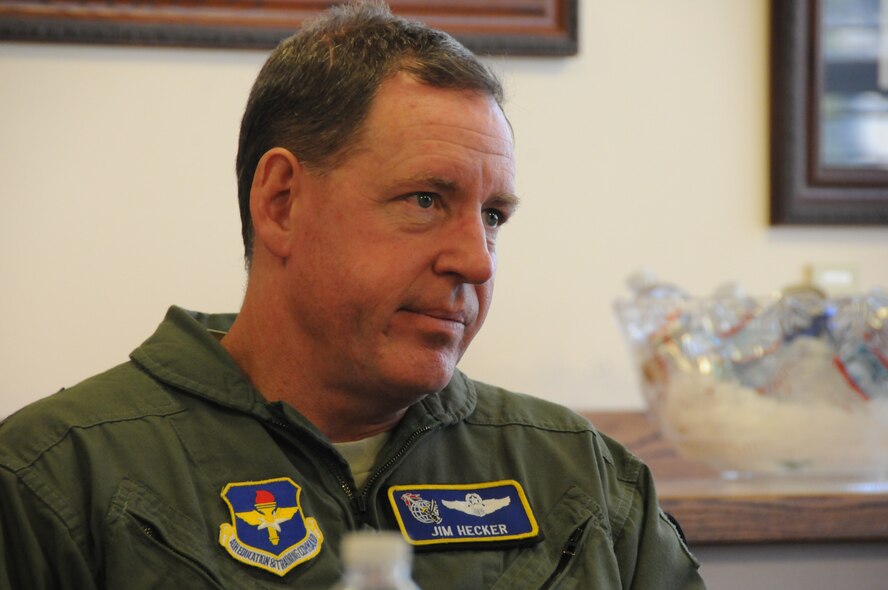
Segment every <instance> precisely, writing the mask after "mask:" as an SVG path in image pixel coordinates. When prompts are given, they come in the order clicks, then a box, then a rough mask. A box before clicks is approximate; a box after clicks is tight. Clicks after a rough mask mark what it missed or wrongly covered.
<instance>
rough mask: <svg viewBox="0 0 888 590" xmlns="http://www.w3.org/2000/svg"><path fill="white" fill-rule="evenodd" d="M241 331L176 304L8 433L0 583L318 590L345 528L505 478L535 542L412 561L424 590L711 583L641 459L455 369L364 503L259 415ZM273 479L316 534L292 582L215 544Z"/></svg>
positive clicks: (302, 430)
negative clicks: (109, 363) (416, 488)
mask: <svg viewBox="0 0 888 590" xmlns="http://www.w3.org/2000/svg"><path fill="white" fill-rule="evenodd" d="M233 319H234V316H233V315H220V316H210V315H204V314H197V313H192V312H187V311H185V310H182V309H180V308H176V307H173V308H171V309H170V311H169V313H168V314H167V317H166V318H165V320H164V321H163V323H161V325H160V326H159V327H158V329H157V331H156V332H155V333H154V335H153V336H151V337H150V338H149V339H148V340H147V341H146V342H145V343H144V344H143V345H142V346H140V347H139V348H137V349H136V350H135V351H134V352H133V353H132V355H131V361H130V362H127V363H125V364H123V365H120V366H118V367H115V368H113V369H111V370H109V371H107V372H105V373H103V374H100V375H98V376H95V377H93V378H91V379H88V380H87V381H84V382H83V383H81V384H79V385H77V386H75V387H72V388H70V389H67V390H64V391H61V392H59V393H57V394H56V395H54V396H52V397H49V398H47V399H45V400H42V401H39V402H37V403H35V404H33V405H31V406H29V407H27V408H25V409H23V410H21V411H20V412H18V413H16V414H15V415H13V416H11V417H10V418H8V419H7V420H6V421H5V422H4V423H3V424H2V425H0V547H2V549H0V588H2V589H13V588H14V589H16V590H23V589H29V588H76V589H78V590H88V589H90V588H121V589H123V588H126V589H128V590H136V589H140V588H174V589H176V590H186V589H189V590H190V589H199V588H318V589H325V588H328V587H330V586H331V585H332V584H333V583H334V582H335V581H336V580H337V579H338V578H339V576H340V574H341V570H342V566H341V562H340V547H339V541H340V539H341V537H342V535H343V534H344V533H345V532H347V531H349V530H354V529H359V528H363V527H372V528H377V529H397V528H398V522H397V520H396V516H395V509H394V507H393V504H392V502H391V501H390V500H389V497H388V490H389V488H391V487H392V486H397V485H421V484H479V483H485V482H495V481H502V480H515V481H517V482H519V484H520V485H521V486H522V488H523V490H524V492H525V493H526V498H527V501H528V503H529V505H530V506H531V509H532V513H533V516H534V517H535V518H536V520H537V521H538V523H539V529H540V533H541V535H540V537H538V538H536V539H531V540H530V541H527V542H517V543H513V544H511V545H508V544H506V545H505V546H503V545H502V544H500V545H497V544H490V543H473V542H468V543H462V544H460V545H458V546H457V548H456V549H452V548H450V547H449V546H444V548H445V549H448V550H442V549H441V548H439V547H436V546H431V547H422V548H419V549H418V550H417V551H416V554H415V559H414V569H413V571H414V577H415V579H416V580H417V582H418V584H419V585H420V587H422V588H423V589H424V590H435V589H447V590H454V589H460V590H465V589H474V588H479V589H480V588H497V589H508V590H514V589H523V588H532V589H536V588H543V587H551V588H559V589H567V588H575V589H582V590H590V589H610V588H637V589H660V588H662V589H683V590H687V589H695V588H703V587H704V586H703V582H702V581H701V579H700V577H699V575H698V572H697V568H698V563H697V562H696V560H695V559H694V558H693V557H692V555H691V554H690V553H689V552H688V550H687V548H686V547H685V545H684V543H683V542H682V541H681V539H680V537H679V535H678V533H677V532H676V529H675V527H674V526H673V525H672V524H671V523H670V522H669V520H668V519H667V518H666V517H665V515H664V514H663V513H662V511H661V510H660V509H659V507H658V504H657V500H656V496H655V492H654V487H653V482H652V480H651V476H650V473H649V471H648V469H647V468H646V467H645V466H644V465H643V464H642V463H641V462H639V461H638V460H637V459H636V458H635V457H633V456H632V455H630V454H629V453H628V452H627V451H626V450H624V449H623V448H622V447H621V446H620V445H618V444H617V443H615V442H613V441H612V440H610V439H608V438H607V437H606V436H604V435H602V434H600V433H598V432H597V431H596V430H595V429H593V428H592V427H591V426H590V425H589V423H588V422H587V421H585V420H584V419H583V418H581V417H579V416H577V415H575V414H573V413H572V412H569V411H567V410H565V409H564V408H561V407H559V406H557V405H555V404H552V403H548V402H545V401H542V400H539V399H535V398H532V397H527V396H522V395H518V394H513V393H509V392H506V391H504V390H502V389H498V388H495V387H491V386H489V385H484V384H480V383H476V382H473V381H471V380H469V379H468V378H466V377H465V376H464V375H463V374H461V373H456V374H455V375H454V377H453V380H452V381H451V383H450V384H449V385H448V386H447V387H446V388H445V389H444V390H443V391H441V392H439V393H437V394H434V395H430V396H428V397H426V398H425V399H424V400H422V401H421V402H419V403H416V404H415V405H414V406H412V407H411V408H410V409H409V410H408V412H407V414H406V415H405V417H404V419H403V420H402V422H401V423H400V424H399V425H398V426H397V427H396V429H395V430H394V431H393V432H392V434H391V436H390V438H389V440H388V441H387V442H386V444H385V446H384V447H383V448H382V450H381V451H380V454H379V457H378V459H377V467H376V470H375V472H374V473H373V474H372V475H371V476H370V477H369V479H368V480H367V482H366V484H365V486H364V488H363V489H362V490H356V489H355V488H354V483H353V480H352V477H351V474H350V471H349V468H348V465H347V464H346V463H345V462H344V460H343V459H342V458H341V456H340V455H339V454H338V453H337V452H336V451H335V450H334V448H333V447H332V446H331V444H330V442H329V440H328V439H327V438H326V437H325V436H324V435H323V434H322V433H321V432H319V431H318V430H317V429H316V428H315V427H314V426H313V425H312V424H310V423H309V422H308V421H307V420H306V419H305V418H303V417H302V416H301V415H300V414H298V413H297V412H296V411H295V410H293V408H291V407H290V406H288V405H286V404H281V403H268V402H266V401H265V399H264V398H263V397H262V396H261V394H259V393H258V392H257V391H256V390H255V389H254V388H253V387H252V385H251V384H250V381H249V380H248V378H247V377H246V376H245V375H244V374H243V373H242V372H241V371H240V369H239V368H238V366H237V365H236V364H235V363H234V362H233V360H232V359H231V358H230V357H229V355H228V354H227V353H226V351H225V350H224V349H223V348H222V346H221V345H220V344H219V343H218V341H217V339H216V338H214V336H213V335H212V334H211V331H212V330H219V331H223V332H224V331H225V330H227V328H228V326H229V325H230V324H231V322H232V321H233ZM275 478H290V480H292V482H294V483H295V484H296V485H297V486H299V488H300V489H301V492H300V493H299V496H298V501H299V507H300V508H301V512H296V513H295V515H294V516H292V518H295V519H296V520H299V519H303V520H304V521H305V522H308V521H310V519H314V521H316V523H317V527H318V529H319V530H320V533H321V534H322V536H323V542H322V543H321V544H320V546H319V549H318V548H317V547H315V552H314V554H313V555H310V558H308V559H306V560H305V561H303V562H301V563H299V564H298V565H296V566H295V567H293V568H292V569H291V570H290V571H289V572H288V573H286V574H285V575H283V576H279V575H277V574H275V573H270V572H269V571H266V570H265V569H262V568H261V567H257V566H255V565H252V564H250V563H245V562H244V560H242V559H236V558H235V557H234V556H233V554H230V553H229V551H227V550H226V548H225V547H223V546H222V544H220V530H222V529H224V528H225V527H223V525H228V526H229V528H230V526H231V525H232V523H233V520H236V519H234V518H233V509H229V506H228V504H226V501H225V500H224V499H223V498H222V496H221V494H222V492H223V490H224V489H226V486H228V485H229V484H238V483H241V482H264V481H266V480H272V479H275ZM257 498H258V496H257ZM257 502H258V500H257ZM257 510H258V508H257ZM292 513H293V511H292V510H291V514H292ZM288 518H289V517H288ZM296 520H294V521H293V522H296ZM300 522H302V520H300ZM241 526H246V525H244V523H241ZM280 526H281V525H275V524H272V525H271V527H272V528H275V527H277V528H279V527H280ZM220 527H221V528H220ZM245 530H246V529H245ZM250 530H253V529H250ZM256 530H259V529H256ZM265 533H268V534H270V531H268V529H266V530H265ZM265 533H263V534H265ZM306 547H308V548H311V547H310V546H306ZM306 547H303V548H302V550H307V549H306ZM547 584H548V586H547Z"/></svg>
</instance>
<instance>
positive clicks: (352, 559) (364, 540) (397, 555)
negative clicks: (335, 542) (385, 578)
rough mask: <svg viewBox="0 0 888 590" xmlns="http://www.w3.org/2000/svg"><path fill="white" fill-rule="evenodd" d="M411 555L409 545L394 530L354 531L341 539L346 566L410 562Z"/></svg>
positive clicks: (374, 565) (376, 565) (375, 565)
mask: <svg viewBox="0 0 888 590" xmlns="http://www.w3.org/2000/svg"><path fill="white" fill-rule="evenodd" d="M411 557H412V550H411V547H410V545H408V544H407V542H406V541H404V538H403V537H402V536H401V534H400V533H397V532H395V531H354V532H351V533H348V534H347V535H346V536H345V538H344V539H343V540H342V560H343V562H344V563H345V567H346V568H352V567H368V566H373V567H379V566H380V565H384V564H394V563H398V562H404V563H410V561H411Z"/></svg>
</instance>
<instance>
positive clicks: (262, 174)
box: [250, 147, 302, 258]
mask: <svg viewBox="0 0 888 590" xmlns="http://www.w3.org/2000/svg"><path fill="white" fill-rule="evenodd" d="M301 175H302V165H301V164H300V162H299V160H298V159H297V158H296V156H294V155H293V154H292V153H291V152H290V151H289V150H286V149H284V148H281V147H276V148H272V149H270V150H268V151H267V152H265V154H263V155H262V158H260V159H259V164H258V165H257V166H256V173H255V174H254V175H253V186H252V187H251V188H250V215H251V216H252V218H253V230H254V232H255V239H256V241H257V242H261V243H262V245H264V246H265V249H266V250H268V251H269V252H271V253H272V254H274V255H275V256H277V257H278V258H287V257H288V256H289V255H290V242H291V230H292V225H291V217H290V213H291V210H292V208H293V204H294V201H295V199H296V196H297V195H298V192H299V186H300V180H301Z"/></svg>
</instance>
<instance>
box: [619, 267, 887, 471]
mask: <svg viewBox="0 0 888 590" xmlns="http://www.w3.org/2000/svg"><path fill="white" fill-rule="evenodd" d="M629 286H630V290H631V291H632V294H631V296H630V297H628V298H621V299H618V300H617V301H616V302H615V304H614V308H615V311H616V315H617V317H618V319H619V321H620V324H621V326H622V328H623V331H624V333H625V336H626V339H627V341H628V343H629V347H630V350H631V353H632V357H633V359H634V360H635V362H636V365H637V367H638V371H639V375H640V380H641V386H642V390H643V392H644V394H645V398H646V400H647V402H648V405H649V408H650V410H651V414H652V415H653V416H654V417H655V418H656V419H657V421H658V423H659V426H660V429H661V431H662V432H663V434H664V436H666V437H667V438H668V439H669V440H670V441H671V442H672V443H673V444H674V446H675V447H676V448H677V449H678V451H679V452H681V453H682V454H684V455H685V456H687V457H689V458H693V459H699V460H704V461H706V462H708V463H710V464H711V465H713V466H715V467H716V468H717V469H719V470H720V471H721V472H722V473H723V474H724V475H725V476H728V477H737V476H741V475H747V474H762V473H796V474H817V475H825V474H829V475H844V476H855V477H878V478H883V477H886V476H888V294H886V292H885V291H884V290H882V289H879V288H874V289H871V290H870V291H868V292H867V293H864V294H861V295H855V296H850V297H843V298H839V299H829V298H827V297H826V296H825V295H824V294H823V293H822V292H820V291H819V290H817V289H816V288H814V287H811V286H798V287H792V288H786V289H783V290H782V291H781V292H779V293H776V294H773V295H770V296H766V297H752V296H749V295H747V294H746V293H745V292H744V290H743V289H742V288H741V287H740V286H739V285H736V284H725V285H721V286H719V287H718V288H717V289H715V290H713V292H712V294H711V295H708V296H705V297H692V296H690V295H688V294H687V293H686V292H685V291H683V290H682V289H681V288H679V287H678V286H675V285H670V284H668V283H662V282H659V281H657V280H656V279H655V278H654V277H653V275H651V274H650V273H645V274H636V275H633V276H632V277H631V278H630V280H629Z"/></svg>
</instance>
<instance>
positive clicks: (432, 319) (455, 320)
mask: <svg viewBox="0 0 888 590" xmlns="http://www.w3.org/2000/svg"><path fill="white" fill-rule="evenodd" d="M401 311H402V312H404V313H408V314H411V315H413V316H417V317H418V318H419V319H424V320H426V321H428V322H429V323H433V324H437V325H441V326H450V327H452V328H458V329H461V328H465V327H466V326H467V325H468V324H469V323H470V318H469V314H468V313H466V311H465V310H461V309H453V310H451V309H444V308H416V307H407V308H403V309H401Z"/></svg>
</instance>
